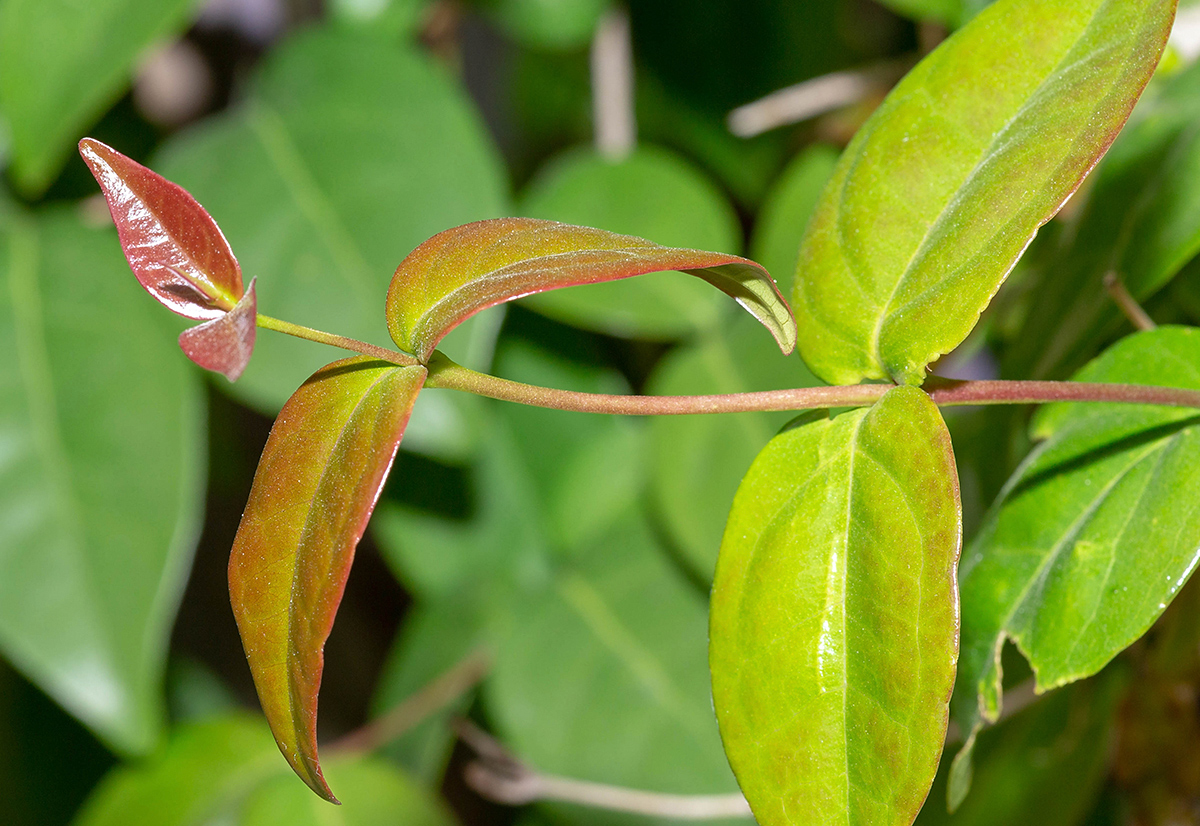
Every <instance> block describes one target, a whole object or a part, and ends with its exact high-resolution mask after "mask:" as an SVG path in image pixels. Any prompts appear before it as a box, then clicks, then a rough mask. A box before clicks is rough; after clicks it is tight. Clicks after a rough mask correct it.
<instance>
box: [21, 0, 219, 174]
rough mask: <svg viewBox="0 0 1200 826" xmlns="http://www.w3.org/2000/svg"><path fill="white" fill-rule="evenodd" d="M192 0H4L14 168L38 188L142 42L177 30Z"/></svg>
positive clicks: (117, 86)
mask: <svg viewBox="0 0 1200 826" xmlns="http://www.w3.org/2000/svg"><path fill="white" fill-rule="evenodd" d="M196 5H197V3H196V0H89V2H86V3H76V2H73V0H5V2H4V3H3V4H0V110H3V111H4V114H5V116H6V118H7V120H8V125H9V128H10V130H11V132H12V169H13V177H14V179H15V180H16V183H17V185H18V186H19V187H20V188H21V189H22V190H24V191H25V192H26V194H28V195H37V194H39V193H41V191H42V190H44V189H45V188H46V187H47V186H48V185H49V184H50V182H51V181H52V180H53V179H54V176H55V175H56V174H57V173H58V170H59V169H60V168H61V167H62V164H63V162H64V161H66V159H67V158H68V157H69V155H70V152H71V148H72V147H73V146H74V144H75V141H77V140H79V138H80V137H82V135H81V134H80V132H81V131H82V130H83V129H85V128H86V127H87V126H88V125H89V123H90V122H92V121H93V120H95V119H97V118H98V117H99V116H100V114H101V113H102V112H103V111H104V110H105V108H107V107H108V106H109V104H111V103H113V102H114V101H115V100H116V99H117V98H118V97H119V96H120V94H121V92H122V90H123V89H124V88H125V86H126V85H127V83H128V81H129V73H130V70H131V69H132V68H133V66H134V64H135V62H136V61H137V59H138V58H139V57H140V56H141V55H142V53H143V52H144V51H145V50H146V48H147V47H148V46H150V45H152V44H154V43H155V42H156V41H160V40H165V39H166V38H168V37H170V36H171V35H173V34H175V33H176V32H178V31H180V30H181V29H183V28H184V27H185V26H186V24H187V22H188V18H189V15H190V12H191V11H192V9H193V8H195V6H196Z"/></svg>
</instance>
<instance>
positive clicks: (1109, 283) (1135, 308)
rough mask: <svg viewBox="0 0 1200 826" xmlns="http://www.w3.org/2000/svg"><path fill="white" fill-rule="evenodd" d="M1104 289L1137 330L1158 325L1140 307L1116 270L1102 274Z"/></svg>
mask: <svg viewBox="0 0 1200 826" xmlns="http://www.w3.org/2000/svg"><path fill="white" fill-rule="evenodd" d="M1104 289H1106V290H1108V294H1109V295H1110V296H1112V300H1113V301H1115V302H1116V304H1117V307H1119V308H1120V310H1121V312H1122V313H1124V314H1125V317H1126V318H1127V319H1129V323H1130V324H1132V325H1133V326H1134V327H1135V328H1137V329H1139V330H1153V329H1155V328H1157V327H1158V325H1157V324H1155V323H1154V319H1152V318H1150V316H1148V315H1146V311H1145V310H1143V309H1142V305H1141V304H1138V301H1137V299H1136V298H1134V297H1133V295H1132V294H1131V293H1130V292H1129V290H1128V289H1127V288H1126V286H1125V282H1123V281H1122V280H1121V277H1120V276H1119V275H1117V273H1116V272H1108V273H1106V274H1105V276H1104Z"/></svg>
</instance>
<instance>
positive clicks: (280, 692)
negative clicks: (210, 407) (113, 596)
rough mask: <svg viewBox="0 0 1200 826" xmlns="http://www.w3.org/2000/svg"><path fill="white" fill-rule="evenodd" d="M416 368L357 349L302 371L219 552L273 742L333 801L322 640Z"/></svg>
mask: <svg viewBox="0 0 1200 826" xmlns="http://www.w3.org/2000/svg"><path fill="white" fill-rule="evenodd" d="M425 374H426V373H425V368H424V367H420V366H413V367H396V366H395V365H392V364H387V363H385V362H381V361H377V360H374V359H370V358H366V357H362V356H358V357H355V358H350V359H344V360H342V361H336V362H334V363H333V364H330V365H328V366H326V367H324V368H322V369H321V370H318V371H317V372H316V373H314V374H313V376H312V377H311V378H309V380H308V381H306V382H305V383H304V384H303V385H302V386H301V387H300V389H299V390H297V391H296V393H295V395H293V396H292V398H291V399H290V400H288V403H287V404H286V405H284V408H283V410H282V411H281V412H280V414H279V418H278V419H276V420H275V426H274V427H273V428H272V429H271V437H270V438H269V439H268V440H267V446H266V448H264V450H263V454H262V459H261V460H260V461H259V465H258V471H257V472H256V473H255V475H254V485H253V487H252V489H251V491H250V501H249V502H248V503H247V504H246V511H245V513H244V514H243V515H242V523H241V525H240V526H239V527H238V532H237V538H236V539H234V543H233V552H232V553H231V555H230V558H229V597H230V601H231V603H232V604H233V612H234V615H235V616H236V617H237V622H238V629H239V631H240V632H241V636H242V644H243V646H244V647H245V649H246V658H247V659H248V660H249V661H250V670H251V672H252V673H253V675H254V683H255V686H256V687H257V689H258V696H259V700H260V701H261V702H262V706H263V711H264V712H265V714H266V716H267V720H268V722H269V723H270V724H271V731H272V733H273V734H274V735H275V741H276V742H277V743H278V744H279V749H280V751H282V752H283V755H284V757H286V758H287V760H288V762H289V763H290V764H291V766H292V768H293V769H294V770H295V771H296V774H298V775H299V776H300V778H301V779H302V780H304V782H305V783H307V784H308V786H309V787H310V788H312V790H313V791H315V792H316V793H317V794H319V795H320V796H321V797H323V798H325V799H326V800H329V801H331V802H337V801H336V799H335V798H334V797H333V793H332V792H330V790H329V787H328V785H326V783H325V779H324V777H323V776H322V774H321V767H320V764H319V763H318V761H317V691H318V689H319V687H320V684H321V672H322V669H323V668H324V654H323V650H324V646H325V640H326V639H327V638H328V636H329V631H330V628H331V627H332V626H333V618H334V614H335V613H336V612H337V607H338V603H339V602H341V599H342V592H343V590H344V589H345V586H346V577H347V576H348V575H349V573H350V563H351V562H352V561H353V559H354V548H355V546H356V545H357V544H358V540H359V539H360V538H361V537H362V533H363V530H364V529H365V528H366V526H367V520H368V519H369V518H370V516H371V511H372V509H373V508H374V507H375V501H376V499H377V498H378V496H379V491H380V490H381V488H382V487H383V483H384V480H385V479H386V478H387V474H388V470H389V469H390V468H391V465H392V460H393V458H394V457H395V455H396V450H397V448H398V447H399V445H400V438H401V436H403V434H404V427H405V425H406V424H407V423H408V417H409V414H410V413H411V412H412V405H413V402H414V401H415V400H416V398H417V393H418V392H419V391H420V389H421V387H422V385H423V383H424V381H425Z"/></svg>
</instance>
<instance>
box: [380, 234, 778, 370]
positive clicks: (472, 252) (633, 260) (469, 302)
mask: <svg viewBox="0 0 1200 826" xmlns="http://www.w3.org/2000/svg"><path fill="white" fill-rule="evenodd" d="M664 270H682V271H683V272H686V273H689V274H691V275H695V276H697V277H699V278H703V279H704V280H705V281H708V282H709V283H710V284H712V285H713V286H715V287H717V288H718V289H720V290H722V291H723V292H725V293H728V294H729V295H731V296H732V297H733V298H735V299H737V301H738V303H739V304H741V305H742V306H743V307H745V308H746V309H747V310H749V311H750V313H751V314H753V315H754V317H755V318H757V319H758V320H759V321H761V322H762V323H763V325H764V326H765V327H766V328H767V329H768V330H770V331H771V335H773V336H774V337H775V340H776V342H778V344H779V347H780V349H781V350H783V352H785V353H790V352H791V351H792V349H793V347H795V342H796V322H795V321H794V320H793V318H792V313H791V310H790V309H788V306H787V303H786V302H785V301H784V300H783V297H782V296H781V295H780V294H779V290H778V289H777V288H776V286H775V282H774V281H773V280H772V279H771V276H770V275H768V274H767V271H766V270H764V269H763V268H762V267H760V266H759V265H758V264H755V263H754V262H753V261H749V260H747V259H745V258H739V257H738V256H736V255H727V254H724V253H717V252H701V251H699V250H684V249H675V248H673V247H663V246H660V245H658V244H655V243H652V242H650V241H646V240H644V239H641V238H634V237H633V236H630V235H617V234H615V233H612V232H605V231H604V230H599V229H590V228H588V227H576V226H571V225H570V224H560V223H557V222H554V221H542V220H537V219H533V218H497V219H494V220H490V221H479V222H476V223H474V224H466V225H464V226H461V227H455V228H454V229H449V230H446V231H445V232H442V233H439V234H437V235H435V236H434V237H433V238H430V239H429V240H428V241H426V242H425V243H424V244H421V246H419V247H417V248H416V249H415V250H413V251H412V253H411V254H410V255H409V256H408V257H407V258H405V259H404V261H403V262H402V263H401V264H400V266H399V267H398V268H397V269H396V274H395V276H394V277H393V278H392V285H391V287H390V288H389V289H388V297H387V318H388V331H389V332H390V333H391V334H392V339H393V340H395V342H396V343H397V344H398V345H400V346H401V347H402V348H404V349H405V350H408V351H410V352H412V353H414V354H416V356H417V357H418V358H420V359H422V360H425V359H427V358H429V355H430V354H431V353H432V352H433V348H434V347H436V346H437V343H438V341H439V340H440V339H441V338H442V336H444V335H445V334H446V333H447V332H449V331H450V330H451V329H453V328H454V326H455V325H457V324H459V323H460V322H462V321H463V320H464V319H466V318H469V317H470V316H472V315H474V314H475V313H477V312H479V311H480V310H483V309H485V308H487V307H491V306H493V305H494V304H499V303H501V302H504V301H511V300H513V299H515V298H521V297H522V296H526V295H531V294H533V293H539V292H543V291H545V290H553V289H558V288H560V287H571V286H576V285H579V284H598V283H601V282H604V281H615V280H617V279H620V278H630V277H632V276H635V275H644V274H646V273H651V272H661V271H664Z"/></svg>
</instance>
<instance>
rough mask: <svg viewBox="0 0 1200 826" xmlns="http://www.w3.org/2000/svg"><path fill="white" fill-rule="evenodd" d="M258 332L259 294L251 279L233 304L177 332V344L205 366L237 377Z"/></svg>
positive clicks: (236, 378)
mask: <svg viewBox="0 0 1200 826" xmlns="http://www.w3.org/2000/svg"><path fill="white" fill-rule="evenodd" d="M257 333H258V296H257V294H256V292H255V290H254V281H251V282H250V287H249V288H248V289H247V290H246V294H245V295H243V296H242V298H241V300H240V301H238V303H237V304H236V305H234V308H233V309H232V310H230V311H229V312H227V313H225V314H224V315H222V316H218V317H217V318H214V319H213V320H212V321H206V322H204V323H203V324H197V325H196V326H195V327H189V328H188V329H186V330H184V331H183V332H182V333H180V334H179V347H180V349H181V350H183V352H184V354H185V355H186V356H187V357H188V358H190V359H191V360H192V361H193V362H195V363H196V364H198V365H200V366H201V367H203V368H204V369H205V370H212V371H214V372H217V373H221V374H222V375H224V376H225V378H227V379H229V380H230V381H237V380H238V378H239V377H240V376H241V375H242V372H243V371H244V370H245V369H246V365H247V364H249V363H250V356H251V354H253V352H254V340H255V338H256V337H257Z"/></svg>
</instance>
